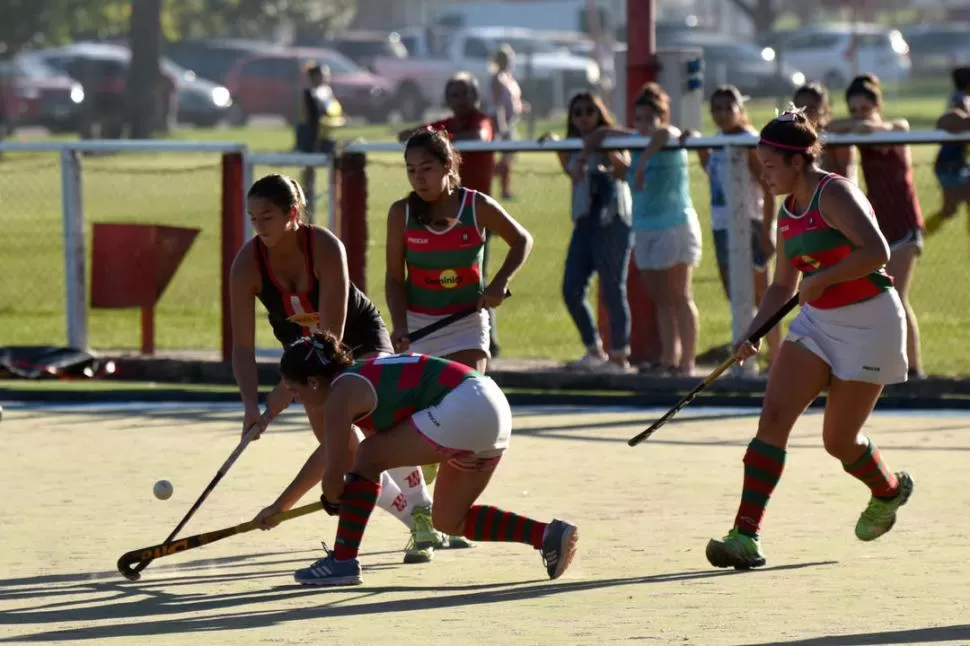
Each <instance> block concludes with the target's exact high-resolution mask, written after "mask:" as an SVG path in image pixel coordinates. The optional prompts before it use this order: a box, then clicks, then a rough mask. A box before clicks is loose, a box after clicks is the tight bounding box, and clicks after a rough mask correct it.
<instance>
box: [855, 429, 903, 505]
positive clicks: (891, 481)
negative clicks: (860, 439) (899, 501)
mask: <svg viewBox="0 0 970 646" xmlns="http://www.w3.org/2000/svg"><path fill="white" fill-rule="evenodd" d="M866 441H867V442H868V444H867V445H866V450H865V451H863V452H862V455H861V456H859V459H858V460H856V461H855V462H853V463H852V464H845V463H843V464H842V468H843V469H845V472H846V473H848V474H849V475H850V476H852V477H853V478H857V479H859V480H861V481H862V482H863V484H865V485H866V486H867V487H869V489H870V491H872V495H873V496H875V497H876V498H887V499H888V498H895V497H896V495H897V494H898V493H899V479H898V478H897V477H896V474H895V473H893V472H892V471H890V470H889V467H887V466H886V463H885V461H883V459H882V455H880V453H879V449H878V448H876V445H875V444H873V443H872V440H870V439H869V438H866Z"/></svg>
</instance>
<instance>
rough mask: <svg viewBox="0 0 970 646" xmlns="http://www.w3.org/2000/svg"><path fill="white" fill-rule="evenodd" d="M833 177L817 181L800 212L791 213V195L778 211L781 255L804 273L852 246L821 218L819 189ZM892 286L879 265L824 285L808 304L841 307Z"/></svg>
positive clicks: (822, 266)
mask: <svg viewBox="0 0 970 646" xmlns="http://www.w3.org/2000/svg"><path fill="white" fill-rule="evenodd" d="M835 179H841V177H840V176H839V175H836V174H835V173H829V174H827V175H826V176H825V177H823V178H822V179H821V180H820V181H819V183H818V186H817V187H816V188H815V193H814V194H812V201H811V202H810V203H809V205H808V209H806V210H805V212H804V213H801V214H800V215H795V214H794V213H793V212H792V208H793V207H794V200H795V198H794V197H793V196H791V195H789V196H788V198H787V199H786V200H785V201H784V203H783V204H782V206H781V211H780V213H779V215H778V232H779V233H781V236H782V239H783V240H784V249H785V255H786V256H787V257H788V259H789V260H790V261H791V262H792V264H793V265H795V268H796V269H798V270H799V271H800V272H802V274H803V275H805V276H806V277H807V276H811V275H812V274H814V273H815V272H816V271H819V270H820V269H827V268H828V267H831V266H832V265H835V264H837V263H838V262H840V261H841V260H842V259H843V258H845V257H846V256H848V255H849V254H850V253H852V252H853V251H854V250H855V248H856V247H855V245H854V244H852V241H851V240H849V239H848V238H847V237H846V236H845V234H843V233H842V232H841V231H839V230H838V229H833V228H832V227H830V226H829V225H828V224H827V223H826V222H825V220H824V219H823V218H822V211H821V208H820V206H819V202H820V198H821V195H822V189H824V188H825V186H826V184H828V183H829V182H831V181H833V180H835ZM870 208H871V207H870ZM892 286H893V279H892V278H891V277H890V276H889V274H887V273H886V269H885V267H880V268H879V269H877V270H876V271H874V272H872V273H870V274H869V275H867V276H863V277H861V278H856V279H854V280H849V281H846V282H844V283H836V284H835V285H831V286H829V287H827V288H826V289H825V291H824V292H822V295H821V296H820V297H819V298H817V299H815V300H814V301H812V302H811V303H809V305H811V306H813V307H818V308H820V309H832V308H835V307H845V306H846V305H852V304H854V303H861V302H862V301H867V300H869V299H870V298H873V297H875V296H878V295H879V294H881V293H883V292H886V291H889V290H890V289H892Z"/></svg>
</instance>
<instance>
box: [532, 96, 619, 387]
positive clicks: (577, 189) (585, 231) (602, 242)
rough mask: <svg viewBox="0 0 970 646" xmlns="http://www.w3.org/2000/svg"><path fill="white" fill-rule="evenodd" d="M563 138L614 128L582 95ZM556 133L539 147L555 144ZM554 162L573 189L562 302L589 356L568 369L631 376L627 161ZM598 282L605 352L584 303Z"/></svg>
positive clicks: (585, 158)
mask: <svg viewBox="0 0 970 646" xmlns="http://www.w3.org/2000/svg"><path fill="white" fill-rule="evenodd" d="M567 115H568V116H567V118H566V137H567V138H568V139H579V138H583V139H585V138H586V137H589V136H590V135H591V134H593V132H595V131H596V129H597V128H601V127H604V126H605V127H611V126H613V125H615V122H614V121H613V117H612V116H611V115H610V113H609V112H608V111H607V109H606V106H605V105H603V100H602V99H601V98H600V97H599V96H597V95H595V94H592V93H590V92H580V93H579V94H576V95H575V96H573V98H572V99H571V100H570V101H569V108H568V112H567ZM558 139H559V137H557V136H556V135H553V134H546V135H543V136H542V137H540V139H539V140H540V141H545V140H554V141H555V140H558ZM559 163H560V164H561V165H562V169H563V172H565V173H566V175H568V176H569V178H570V180H571V182H572V220H573V234H572V237H571V238H570V240H569V249H568V251H567V252H566V268H565V271H564V275H563V282H562V293H563V300H564V301H565V302H566V308H567V309H568V310H569V315H570V316H572V318H573V322H574V323H575V324H576V328H577V329H578V330H579V336H580V338H581V339H582V341H583V345H585V346H586V354H585V355H584V356H583V357H582V358H581V359H579V360H578V361H574V362H572V363H570V364H569V367H570V368H574V369H580V370H596V371H604V372H611V373H625V372H630V371H631V368H630V362H629V357H630V304H629V302H628V301H627V290H626V283H627V272H628V266H629V264H630V250H631V247H632V243H633V234H632V227H631V213H630V210H631V196H630V187H629V185H628V184H627V182H626V173H627V170H628V169H629V167H630V155H629V153H627V152H626V151H620V150H611V151H608V152H599V151H594V152H592V153H590V154H588V155H587V154H584V153H583V152H579V151H576V152H566V151H563V152H560V153H559ZM594 273H596V274H598V275H599V287H600V291H601V293H602V295H603V301H604V303H605V305H606V311H607V314H608V316H609V319H610V346H611V348H610V350H609V352H608V353H607V352H606V351H605V350H604V349H603V341H602V339H601V338H600V336H599V332H598V331H597V329H596V324H595V322H594V319H593V311H592V309H591V308H590V306H589V303H588V302H587V300H586V294H587V290H588V289H589V282H590V279H591V278H592V277H593V274H594Z"/></svg>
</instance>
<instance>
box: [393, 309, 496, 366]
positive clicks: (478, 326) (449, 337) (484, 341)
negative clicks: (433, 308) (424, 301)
mask: <svg viewBox="0 0 970 646" xmlns="http://www.w3.org/2000/svg"><path fill="white" fill-rule="evenodd" d="M443 318H445V317H444V316H429V315H427V314H418V313H417V312H408V330H409V331H411V332H414V331H416V330H418V329H419V328H422V327H424V326H426V325H431V324H432V323H434V322H435V321H440V320H441V319H443ZM490 330H491V327H490V325H489V322H488V310H479V311H478V312H475V313H474V314H469V315H468V316H466V317H464V318H461V319H458V320H457V321H455V322H454V323H452V324H450V325H446V326H445V327H443V328H441V329H440V330H438V331H437V332H435V333H434V334H431V335H429V336H426V337H424V338H423V339H419V340H418V341H416V342H415V343H412V344H411V348H410V349H409V350H408V352H414V353H416V354H427V355H431V356H432V357H447V356H448V355H450V354H454V353H455V352H459V351H461V350H481V351H482V352H484V353H485V356H486V357H488V358H491V356H492V355H491V354H489V352H488V347H489V331H490Z"/></svg>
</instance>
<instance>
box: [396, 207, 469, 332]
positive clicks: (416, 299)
mask: <svg viewBox="0 0 970 646" xmlns="http://www.w3.org/2000/svg"><path fill="white" fill-rule="evenodd" d="M462 190H463V191H464V193H463V194H462V199H461V207H460V208H459V209H458V219H457V220H456V221H455V223H454V224H453V225H452V226H451V227H449V228H448V229H447V230H445V231H435V230H433V229H431V228H429V227H426V226H423V225H421V224H418V223H417V222H416V221H413V220H412V219H411V218H410V217H408V218H407V224H406V226H405V230H404V261H405V263H406V265H407V294H408V309H409V310H410V311H412V312H417V313H420V314H430V315H433V316H440V315H445V314H453V313H454V312H458V311H461V310H463V309H465V308H467V307H470V306H472V305H474V304H475V303H476V302H477V301H478V298H479V296H481V295H482V292H484V291H485V282H484V280H483V278H482V259H483V256H484V249H485V232H484V231H483V230H482V229H480V228H479V227H478V221H477V219H476V217H475V199H476V198H477V196H478V193H477V192H476V191H473V190H471V189H467V188H463V189H462Z"/></svg>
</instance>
